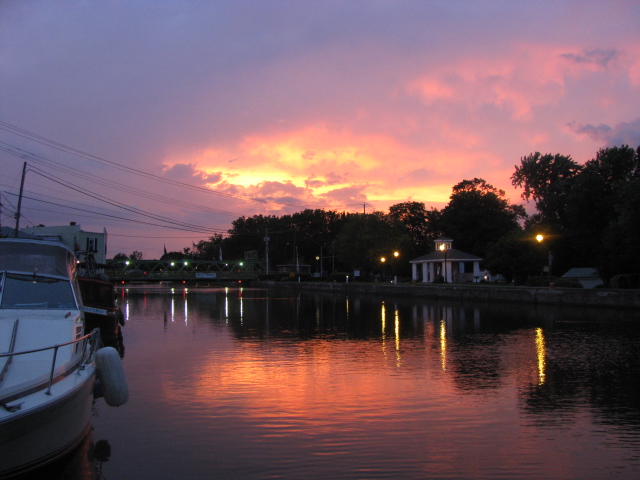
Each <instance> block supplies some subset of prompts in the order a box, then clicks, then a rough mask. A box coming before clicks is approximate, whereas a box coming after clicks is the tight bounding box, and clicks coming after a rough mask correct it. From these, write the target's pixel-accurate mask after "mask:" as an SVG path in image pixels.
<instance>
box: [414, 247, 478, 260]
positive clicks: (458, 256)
mask: <svg viewBox="0 0 640 480" xmlns="http://www.w3.org/2000/svg"><path fill="white" fill-rule="evenodd" d="M445 255H446V257H447V261H454V262H455V261H465V262H470V261H480V260H482V258H481V257H476V256H475V255H471V254H470V253H465V252H462V251H460V250H456V249H455V248H449V249H447V250H445V251H444V252H443V251H440V250H435V251H433V252H431V253H427V254H426V255H422V256H421V257H418V258H414V259H413V260H409V263H425V262H440V261H444V259H445Z"/></svg>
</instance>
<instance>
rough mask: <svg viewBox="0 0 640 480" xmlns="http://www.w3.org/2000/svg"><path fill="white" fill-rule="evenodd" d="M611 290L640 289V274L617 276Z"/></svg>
mask: <svg viewBox="0 0 640 480" xmlns="http://www.w3.org/2000/svg"><path fill="white" fill-rule="evenodd" d="M611 288H621V289H626V288H634V289H638V288H640V274H638V273H625V274H622V275H616V276H615V277H613V278H612V279H611Z"/></svg>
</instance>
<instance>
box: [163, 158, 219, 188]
mask: <svg viewBox="0 0 640 480" xmlns="http://www.w3.org/2000/svg"><path fill="white" fill-rule="evenodd" d="M162 175H163V176H164V177H166V178H169V179H171V180H176V181H179V182H188V183H190V184H193V185H206V184H217V183H219V182H220V181H221V180H222V173H221V172H216V173H211V174H208V173H206V172H203V171H202V170H198V169H197V168H196V165H194V164H192V163H177V164H175V165H173V166H171V167H169V166H166V165H163V166H162Z"/></svg>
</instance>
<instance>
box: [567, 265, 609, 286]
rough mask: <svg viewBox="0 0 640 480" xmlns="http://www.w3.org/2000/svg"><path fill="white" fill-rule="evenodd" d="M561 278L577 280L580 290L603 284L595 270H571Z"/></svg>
mask: <svg viewBox="0 0 640 480" xmlns="http://www.w3.org/2000/svg"><path fill="white" fill-rule="evenodd" d="M562 278H570V279H573V280H577V281H578V282H579V283H580V285H582V288H595V287H599V286H600V285H602V284H603V283H604V282H603V281H602V279H601V278H600V274H599V273H598V270H596V269H595V268H572V269H571V270H569V271H568V272H567V273H565V274H564V275H562Z"/></svg>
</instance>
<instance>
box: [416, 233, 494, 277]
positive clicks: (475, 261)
mask: <svg viewBox="0 0 640 480" xmlns="http://www.w3.org/2000/svg"><path fill="white" fill-rule="evenodd" d="M435 247H436V248H435V250H434V251H433V252H431V253H427V254H426V255H423V256H421V257H418V258H414V259H413V260H411V261H409V263H410V264H411V278H412V280H413V281H414V282H416V281H421V282H423V283H434V282H437V281H444V282H445V283H465V282H479V281H480V280H481V273H480V262H481V261H482V258H480V257H476V256H475V255H471V254H469V253H465V252H461V251H460V250H456V249H455V248H453V240H452V239H451V238H446V237H442V238H438V239H436V240H435Z"/></svg>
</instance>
